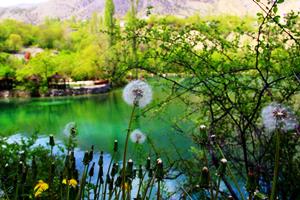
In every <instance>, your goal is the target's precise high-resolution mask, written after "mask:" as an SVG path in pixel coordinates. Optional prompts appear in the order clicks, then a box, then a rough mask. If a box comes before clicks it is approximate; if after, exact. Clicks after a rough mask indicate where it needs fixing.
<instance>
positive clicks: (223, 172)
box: [218, 158, 227, 176]
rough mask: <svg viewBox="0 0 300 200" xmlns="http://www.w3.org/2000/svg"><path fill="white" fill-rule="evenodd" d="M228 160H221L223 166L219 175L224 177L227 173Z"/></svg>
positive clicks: (220, 167)
mask: <svg viewBox="0 0 300 200" xmlns="http://www.w3.org/2000/svg"><path fill="white" fill-rule="evenodd" d="M226 166H227V160H226V159H225V158H222V159H221V165H220V166H219V170H218V175H219V176H223V175H224V174H225V171H226Z"/></svg>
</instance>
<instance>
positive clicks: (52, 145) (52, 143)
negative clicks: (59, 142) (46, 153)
mask: <svg viewBox="0 0 300 200" xmlns="http://www.w3.org/2000/svg"><path fill="white" fill-rule="evenodd" d="M49 145H50V146H51V147H54V146H55V142H54V137H53V135H50V136H49Z"/></svg>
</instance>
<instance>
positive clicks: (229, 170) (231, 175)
mask: <svg viewBox="0 0 300 200" xmlns="http://www.w3.org/2000/svg"><path fill="white" fill-rule="evenodd" d="M216 147H217V149H218V150H219V153H220V154H221V156H222V157H223V158H225V159H226V157H225V155H224V154H223V151H222V149H221V148H220V146H219V145H218V144H216ZM227 171H228V174H229V176H230V178H231V179H232V181H233V183H234V185H235V187H236V189H237V190H238V192H239V194H240V197H241V198H242V200H245V199H246V198H245V197H244V194H243V193H242V191H241V189H240V186H239V184H238V182H237V180H236V178H235V177H234V175H233V173H232V171H231V167H230V165H228V167H227Z"/></svg>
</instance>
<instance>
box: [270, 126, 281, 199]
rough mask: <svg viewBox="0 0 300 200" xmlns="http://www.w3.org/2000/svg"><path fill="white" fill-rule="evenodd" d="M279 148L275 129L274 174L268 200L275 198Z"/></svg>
mask: <svg viewBox="0 0 300 200" xmlns="http://www.w3.org/2000/svg"><path fill="white" fill-rule="evenodd" d="M279 148H280V132H279V131H276V153H275V167H274V176H273V183H272V192H271V197H270V200H274V199H275V198H276V185H277V179H278V169H279V156H280V155H279Z"/></svg>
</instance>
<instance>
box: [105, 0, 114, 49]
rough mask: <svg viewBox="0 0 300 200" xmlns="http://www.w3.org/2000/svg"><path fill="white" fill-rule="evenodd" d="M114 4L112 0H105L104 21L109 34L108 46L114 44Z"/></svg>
mask: <svg viewBox="0 0 300 200" xmlns="http://www.w3.org/2000/svg"><path fill="white" fill-rule="evenodd" d="M114 14H115V5H114V2H113V0H106V1H105V11H104V23H105V26H106V28H107V31H108V35H109V46H110V47H111V46H113V44H114V28H115V18H114Z"/></svg>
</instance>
